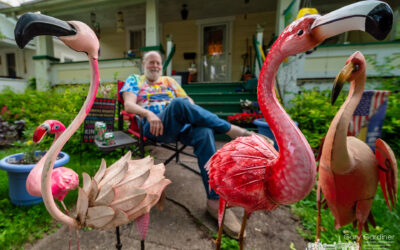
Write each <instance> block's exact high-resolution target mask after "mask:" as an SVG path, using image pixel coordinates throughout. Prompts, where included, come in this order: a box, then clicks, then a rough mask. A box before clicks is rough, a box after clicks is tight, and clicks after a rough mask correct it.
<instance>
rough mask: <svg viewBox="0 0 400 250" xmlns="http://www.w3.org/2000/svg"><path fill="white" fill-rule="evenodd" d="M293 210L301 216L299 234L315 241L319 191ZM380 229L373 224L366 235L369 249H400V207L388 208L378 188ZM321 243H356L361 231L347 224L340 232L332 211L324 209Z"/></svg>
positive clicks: (376, 201)
mask: <svg viewBox="0 0 400 250" xmlns="http://www.w3.org/2000/svg"><path fill="white" fill-rule="evenodd" d="M292 211H293V212H294V213H295V214H296V215H298V216H299V217H300V219H301V223H302V225H303V229H302V228H298V230H297V231H298V232H299V233H300V235H301V236H303V237H304V238H305V239H306V240H308V241H310V242H314V240H315V233H316V223H317V217H316V216H317V206H316V191H315V190H313V191H312V192H311V193H310V194H309V195H308V196H307V197H306V198H305V199H304V200H302V201H300V202H298V203H296V204H294V205H292ZM372 214H373V215H374V218H375V221H376V224H377V226H376V228H373V227H372V226H371V225H369V229H370V232H369V233H367V232H365V231H364V232H363V237H364V238H363V239H364V240H363V245H364V246H365V249H400V207H399V204H398V203H397V204H396V208H395V209H394V210H392V211H389V209H388V208H387V206H386V203H385V199H384V198H383V194H382V191H381V189H380V187H378V190H377V194H376V195H375V199H374V202H373V206H372ZM321 226H322V230H321V242H322V243H329V244H333V243H334V242H336V243H338V242H355V239H356V237H357V234H358V229H357V228H353V226H352V225H347V226H344V227H342V228H339V229H338V230H336V229H335V227H334V218H333V216H332V214H331V213H330V211H329V209H322V210H321Z"/></svg>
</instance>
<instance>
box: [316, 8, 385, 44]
mask: <svg viewBox="0 0 400 250" xmlns="http://www.w3.org/2000/svg"><path fill="white" fill-rule="evenodd" d="M392 24H393V11H392V9H391V8H390V6H389V5H388V4H387V3H385V2H381V1H375V0H371V1H361V2H357V3H354V4H350V5H348V6H345V7H343V8H340V9H338V10H335V11H333V12H330V13H328V14H326V15H324V16H320V17H318V18H317V19H316V20H315V21H314V23H313V25H312V26H311V33H312V34H313V36H315V38H316V39H318V40H319V41H323V40H325V39H326V38H329V37H332V36H335V35H338V34H341V33H343V32H346V31H350V30H361V31H365V32H367V33H369V34H370V35H372V36H373V37H374V38H376V39H378V40H383V39H385V37H386V36H387V35H388V34H389V32H390V30H391V29H392Z"/></svg>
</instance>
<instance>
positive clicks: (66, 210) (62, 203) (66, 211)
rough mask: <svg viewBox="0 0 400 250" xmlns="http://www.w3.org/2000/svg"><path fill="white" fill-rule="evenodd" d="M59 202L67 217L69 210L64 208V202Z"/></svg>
mask: <svg viewBox="0 0 400 250" xmlns="http://www.w3.org/2000/svg"><path fill="white" fill-rule="evenodd" d="M60 202H61V205H62V207H63V208H64V211H65V213H66V214H67V215H68V216H69V210H68V209H67V207H66V206H65V203H64V201H60Z"/></svg>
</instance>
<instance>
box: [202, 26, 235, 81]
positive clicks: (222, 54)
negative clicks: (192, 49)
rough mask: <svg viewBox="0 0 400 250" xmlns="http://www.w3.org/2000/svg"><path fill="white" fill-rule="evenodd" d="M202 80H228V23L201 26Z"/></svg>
mask: <svg viewBox="0 0 400 250" xmlns="http://www.w3.org/2000/svg"><path fill="white" fill-rule="evenodd" d="M201 50H202V58H201V72H202V73H201V74H202V81H205V82H210V81H211V82H213V81H217V82H223V81H229V79H230V75H229V74H230V70H229V66H230V65H229V55H230V53H229V48H228V24H226V23H225V24H217V25H203V26H202V48H201Z"/></svg>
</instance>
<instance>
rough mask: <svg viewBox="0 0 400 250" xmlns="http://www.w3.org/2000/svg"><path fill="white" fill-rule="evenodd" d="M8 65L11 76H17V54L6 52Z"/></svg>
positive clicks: (8, 72) (9, 75)
mask: <svg viewBox="0 0 400 250" xmlns="http://www.w3.org/2000/svg"><path fill="white" fill-rule="evenodd" d="M6 66H7V74H8V77H10V78H16V77H17V67H16V64H15V54H14V53H8V54H6Z"/></svg>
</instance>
